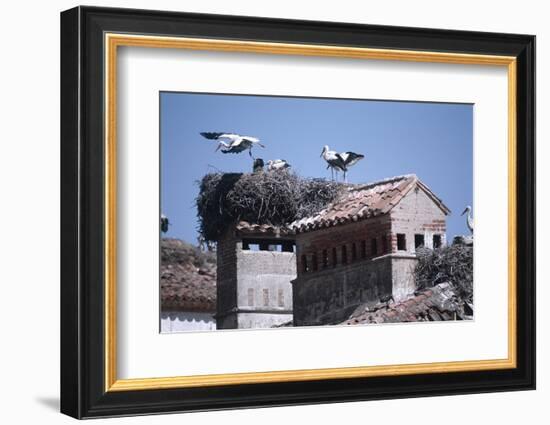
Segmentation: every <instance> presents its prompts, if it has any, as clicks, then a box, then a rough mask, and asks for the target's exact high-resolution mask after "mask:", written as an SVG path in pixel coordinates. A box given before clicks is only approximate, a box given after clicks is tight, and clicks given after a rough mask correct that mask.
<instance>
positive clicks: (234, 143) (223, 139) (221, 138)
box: [201, 132, 265, 157]
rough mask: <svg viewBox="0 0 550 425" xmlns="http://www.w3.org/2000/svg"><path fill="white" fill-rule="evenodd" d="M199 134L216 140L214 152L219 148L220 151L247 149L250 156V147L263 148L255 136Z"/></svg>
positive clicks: (239, 151) (229, 151)
mask: <svg viewBox="0 0 550 425" xmlns="http://www.w3.org/2000/svg"><path fill="white" fill-rule="evenodd" d="M201 136H202V137H204V138H205V139H208V140H216V141H217V142H218V147H217V148H216V152H217V151H218V150H219V149H221V151H222V153H241V152H243V151H245V150H247V149H248V154H249V155H250V156H251V157H252V148H253V147H254V146H256V145H258V146H261V147H262V148H265V146H264V145H262V144H261V143H260V139H258V138H257V137H251V136H241V135H239V134H236V133H223V132H222V133H215V132H203V133H201Z"/></svg>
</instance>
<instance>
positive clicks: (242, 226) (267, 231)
mask: <svg viewBox="0 0 550 425" xmlns="http://www.w3.org/2000/svg"><path fill="white" fill-rule="evenodd" d="M236 229H237V231H239V233H241V234H262V235H265V236H273V237H280V236H286V235H293V234H294V231H293V230H292V229H290V228H289V227H286V226H273V225H271V224H253V223H249V222H248V221H239V223H237V226H236Z"/></svg>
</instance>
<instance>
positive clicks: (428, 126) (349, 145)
mask: <svg viewBox="0 0 550 425" xmlns="http://www.w3.org/2000/svg"><path fill="white" fill-rule="evenodd" d="M160 106H161V109H160V118H161V211H162V212H163V213H164V214H165V215H166V216H168V217H169V219H170V222H171V226H170V229H169V232H168V233H167V236H170V237H176V238H180V239H183V240H185V241H187V242H190V243H196V242H197V236H198V233H197V216H196V208H195V204H194V200H195V197H196V196H197V193H198V184H197V181H198V180H200V179H201V178H202V176H204V174H206V173H208V172H214V171H224V172H249V171H251V168H252V160H251V158H250V157H249V155H248V152H243V153H241V154H236V155H233V154H222V153H221V152H220V151H218V152H214V151H215V149H216V142H215V141H212V140H207V139H204V138H203V137H202V136H200V134H199V133H200V132H203V131H227V132H235V133H238V134H242V135H249V136H255V137H259V138H260V139H261V141H262V143H263V144H265V145H266V148H265V149H262V148H257V149H255V150H254V151H253V154H254V156H256V157H260V158H263V159H264V161H266V162H267V160H269V159H279V158H282V159H286V160H287V161H288V162H290V164H291V165H292V168H293V170H294V171H295V172H297V173H298V174H299V175H301V176H304V177H325V178H329V179H330V170H327V169H326V163H325V162H324V160H323V159H322V158H320V157H319V155H320V154H321V150H322V148H323V146H324V145H328V146H329V147H330V148H331V149H334V150H336V151H338V152H343V151H353V152H357V153H362V154H364V155H365V159H363V160H362V161H360V162H359V163H357V164H356V165H355V166H354V167H353V168H351V169H350V171H349V173H348V182H350V183H366V182H372V181H376V180H381V179H384V178H387V177H392V176H397V175H402V174H409V173H415V174H417V175H418V177H419V178H420V179H421V180H422V181H423V182H424V183H425V184H426V185H428V187H430V188H431V189H432V190H433V191H434V192H435V194H436V195H437V196H439V197H440V198H441V199H442V200H443V202H444V203H445V204H446V205H447V206H448V207H449V208H450V209H451V211H452V214H451V215H450V216H449V217H448V220H447V238H448V239H449V240H451V238H452V237H453V236H454V235H456V234H467V233H468V229H467V228H466V225H465V222H466V221H465V217H461V216H460V213H461V212H462V211H463V209H464V207H465V206H466V205H471V204H472V199H473V195H472V191H473V157H472V149H473V146H472V137H473V127H472V126H473V105H465V104H446V103H420V102H395V101H391V102H388V101H371V100H346V99H319V98H296V97H272V96H241V95H219V94H199V93H173V92H162V93H161V94H160Z"/></svg>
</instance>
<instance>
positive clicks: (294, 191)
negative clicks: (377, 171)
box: [196, 171, 345, 242]
mask: <svg viewBox="0 0 550 425" xmlns="http://www.w3.org/2000/svg"><path fill="white" fill-rule="evenodd" d="M199 185H200V190H199V195H198V196H197V199H196V205H197V216H198V218H199V232H200V234H201V236H202V238H203V239H204V240H205V241H207V242H211V241H217V240H218V239H219V238H220V236H221V235H222V234H223V233H224V232H225V230H226V229H227V228H228V226H230V225H231V224H233V223H235V222H239V221H247V222H250V223H255V224H269V225H273V226H284V225H286V224H289V223H291V222H292V221H294V220H298V219H300V218H303V217H307V216H310V215H313V214H315V213H317V212H319V211H321V210H322V209H323V208H325V207H326V206H327V205H328V204H329V203H330V202H332V201H334V200H335V199H336V198H337V197H338V196H339V195H340V194H341V193H342V192H343V189H344V187H345V186H344V185H343V184H342V183H336V182H333V181H327V180H325V179H307V178H302V177H300V176H298V175H297V174H295V173H293V172H291V171H273V172H269V171H267V172H260V173H210V174H207V175H205V176H204V177H203V178H202V180H201V181H200V183H199Z"/></svg>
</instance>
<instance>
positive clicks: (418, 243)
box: [414, 234, 424, 249]
mask: <svg viewBox="0 0 550 425" xmlns="http://www.w3.org/2000/svg"><path fill="white" fill-rule="evenodd" d="M423 246H424V235H419V234H416V235H414V248H415V249H418V248H422V247H423Z"/></svg>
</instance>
